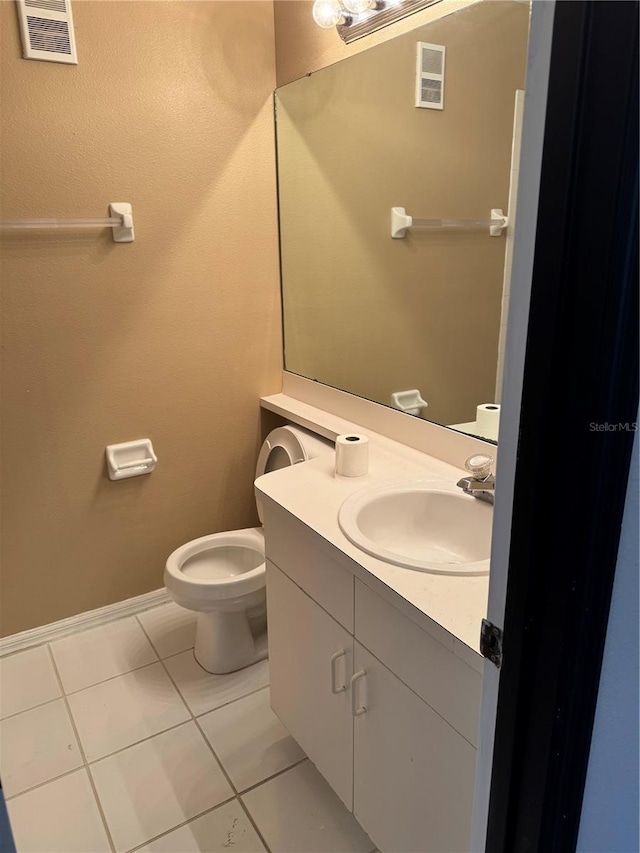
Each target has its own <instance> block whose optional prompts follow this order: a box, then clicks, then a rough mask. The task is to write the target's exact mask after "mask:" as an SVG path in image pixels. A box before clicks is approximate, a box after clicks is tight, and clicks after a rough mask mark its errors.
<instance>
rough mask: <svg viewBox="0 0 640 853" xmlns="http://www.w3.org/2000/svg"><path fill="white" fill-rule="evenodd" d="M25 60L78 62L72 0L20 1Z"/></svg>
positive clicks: (19, 12) (75, 63)
mask: <svg viewBox="0 0 640 853" xmlns="http://www.w3.org/2000/svg"><path fill="white" fill-rule="evenodd" d="M16 2H17V4H18V15H19V18H20V31H21V34H22V48H23V56H24V58H25V59H42V60H45V61H46V62H64V63H66V64H68V65H77V64H78V55H77V53H76V43H75V37H74V32H73V18H72V16H71V0H16Z"/></svg>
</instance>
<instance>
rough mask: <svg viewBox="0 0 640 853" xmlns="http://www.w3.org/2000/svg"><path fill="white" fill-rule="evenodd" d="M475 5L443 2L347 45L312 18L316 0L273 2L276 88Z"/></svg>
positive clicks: (466, 1)
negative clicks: (314, 0)
mask: <svg viewBox="0 0 640 853" xmlns="http://www.w3.org/2000/svg"><path fill="white" fill-rule="evenodd" d="M475 2H477V0H440V2H438V3H435V4H434V5H433V6H429V7H427V8H426V9H423V10H422V11H421V12H416V13H415V14H413V15H409V17H407V18H404V19H403V20H401V21H398V22H397V23H395V24H391V25H390V26H388V27H384V28H383V29H381V30H378V32H375V33H372V34H371V35H370V36H366V38H361V39H358V40H357V41H354V42H352V44H345V43H344V42H343V41H342V39H341V38H340V36H339V35H338V33H337V31H336V30H335V29H330V30H324V29H321V28H320V27H318V26H317V25H316V23H315V22H314V20H313V16H312V14H311V10H312V8H313V0H274V4H273V7H274V13H275V36H276V79H277V85H278V86H284V84H285V83H290V82H291V81H292V80H297V79H298V78H300V77H304V75H305V74H309V73H310V72H312V71H318V70H319V69H320V68H325V67H326V66H327V65H331V64H332V63H333V62H338V61H339V60H340V59H345V58H346V57H347V56H352V55H353V54H354V53H360V52H361V51H363V50H368V49H369V48H370V47H373V46H374V45H376V44H381V43H382V42H384V41H388V40H389V39H391V38H394V37H395V36H397V35H400V34H401V33H406V32H408V31H409V30H413V29H415V28H416V27H418V26H421V25H422V24H426V23H428V22H429V21H434V20H436V19H437V18H441V17H443V16H445V15H449V14H450V13H451V12H455V11H456V10H458V9H462V8H464V7H465V6H469V5H470V4H471V3H475Z"/></svg>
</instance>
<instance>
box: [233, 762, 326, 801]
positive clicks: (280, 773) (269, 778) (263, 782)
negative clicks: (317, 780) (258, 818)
mask: <svg viewBox="0 0 640 853" xmlns="http://www.w3.org/2000/svg"><path fill="white" fill-rule="evenodd" d="M305 761H309V762H310V763H311V764H313V762H312V761H311V759H310V758H309V756H308V755H305V756H304V758H299V759H298V760H297V761H296V762H295V763H294V764H291V765H289V767H284V768H283V769H282V770H278V771H276V772H275V773H273V774H272V775H271V776H267V778H266V779H261V780H260V782H256V783H255V784H254V785H249V787H248V788H245V789H244V790H242V791H238V796H239V797H244V796H245V794H252V793H253V792H254V791H255V789H256V788H260V787H261V786H262V785H266V783H267V782H273V780H274V779H277V778H278V776H284V774H285V773H288V772H289V770H293V769H294V768H296V767H299V766H300V765H301V764H304V762H305ZM314 767H315V765H314Z"/></svg>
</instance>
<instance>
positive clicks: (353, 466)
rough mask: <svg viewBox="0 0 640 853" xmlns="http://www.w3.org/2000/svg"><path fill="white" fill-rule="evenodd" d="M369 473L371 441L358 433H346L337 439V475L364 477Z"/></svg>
mask: <svg viewBox="0 0 640 853" xmlns="http://www.w3.org/2000/svg"><path fill="white" fill-rule="evenodd" d="M368 471H369V439H368V438H367V436H366V435H358V433H353V432H350V433H345V434H344V435H339V436H338V437H337V438H336V474H339V475H340V476H341V477H363V476H364V475H365V474H366V473H368Z"/></svg>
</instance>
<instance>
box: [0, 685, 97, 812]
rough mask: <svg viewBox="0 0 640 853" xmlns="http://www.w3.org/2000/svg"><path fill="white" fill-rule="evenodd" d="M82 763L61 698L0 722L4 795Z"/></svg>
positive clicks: (9, 795) (35, 783)
mask: <svg viewBox="0 0 640 853" xmlns="http://www.w3.org/2000/svg"><path fill="white" fill-rule="evenodd" d="M82 764H83V760H82V755H81V754H80V750H79V748H78V743H77V740H76V736H75V733H74V731H73V727H72V725H71V720H70V719H69V714H68V712H67V709H66V707H65V704H64V700H63V699H57V700H56V701H54V702H48V703H47V704H46V705H40V707H38V708H32V709H31V710H30V711H24V712H23V713H22V714H16V716H14V717H9V719H8V720H3V721H2V722H0V774H1V775H2V787H3V788H4V792H5V795H6V796H8V797H12V796H13V795H14V794H19V793H20V792H21V791H26V790H27V788H33V787H34V786H35V785H40V784H41V783H42V782H48V781H49V780H50V779H55V778H56V776H62V774H63V773H68V772H69V770H75V768H76V767H81V766H82Z"/></svg>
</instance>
